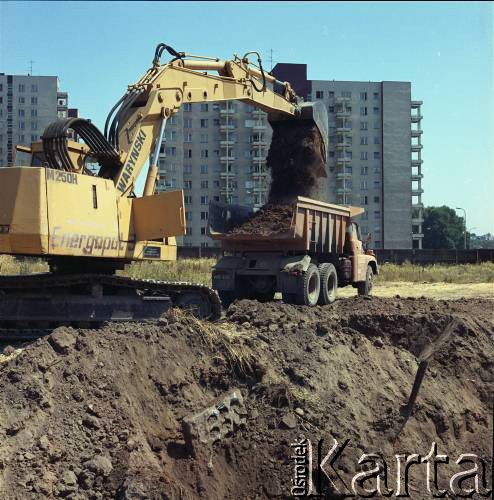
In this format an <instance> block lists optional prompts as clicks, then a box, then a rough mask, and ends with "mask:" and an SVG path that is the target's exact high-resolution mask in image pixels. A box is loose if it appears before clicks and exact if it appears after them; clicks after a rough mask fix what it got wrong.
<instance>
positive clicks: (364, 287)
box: [357, 266, 374, 295]
mask: <svg viewBox="0 0 494 500" xmlns="http://www.w3.org/2000/svg"><path fill="white" fill-rule="evenodd" d="M373 281H374V271H373V270H372V267H371V266H367V272H366V274H365V281H361V282H360V283H357V290H358V294H359V295H370V294H371V292H372V285H373Z"/></svg>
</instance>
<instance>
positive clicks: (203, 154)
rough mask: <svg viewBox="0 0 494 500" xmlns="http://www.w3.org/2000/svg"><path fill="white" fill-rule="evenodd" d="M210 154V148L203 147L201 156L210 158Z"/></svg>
mask: <svg viewBox="0 0 494 500" xmlns="http://www.w3.org/2000/svg"><path fill="white" fill-rule="evenodd" d="M208 156H209V150H207V149H201V158H208Z"/></svg>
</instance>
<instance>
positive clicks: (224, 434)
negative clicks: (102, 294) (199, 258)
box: [0, 296, 494, 499]
mask: <svg viewBox="0 0 494 500" xmlns="http://www.w3.org/2000/svg"><path fill="white" fill-rule="evenodd" d="M493 305H494V301H493V300H491V299H480V298H477V299H471V300H467V299H461V300H448V301H443V300H430V299H424V298H395V297H392V298H382V297H372V298H364V297H356V296H353V297H349V298H341V299H339V300H337V301H336V302H335V303H334V304H333V305H331V306H324V307H315V308H311V309H309V308H305V307H302V306H292V305H286V304H283V303H282V302H280V301H275V302H271V303H265V304H261V303H258V302H256V301H248V300H243V301H240V302H237V303H234V304H233V305H232V306H230V308H229V310H228V311H227V312H226V315H225V319H224V320H222V321H221V322H220V323H217V324H215V325H213V324H211V323H207V322H199V321H197V320H195V319H193V318H191V317H190V316H187V315H184V314H183V313H181V312H178V311H172V312H170V313H168V314H167V315H166V317H164V318H162V319H161V320H159V321H157V322H152V323H141V324H125V325H124V324H121V325H119V324H114V323H113V324H107V325H105V326H103V327H101V328H100V329H97V330H77V329H73V328H70V327H61V328H58V329H57V330H55V331H54V332H53V333H52V334H51V335H50V336H48V337H44V338H41V339H39V340H37V341H34V342H30V343H27V344H24V345H13V346H7V347H6V346H5V345H4V346H3V347H4V350H3V354H0V498H2V499H26V498H59V497H63V498H69V499H86V498H89V499H101V498H118V499H147V498H151V499H158V498H170V499H172V498H173V499H175V498H176V499H179V498H182V499H184V498H191V499H192V498H211V499H221V498H228V499H238V498H282V497H285V498H288V497H289V496H290V494H291V487H292V479H293V478H294V461H293V459H292V458H291V457H292V456H293V448H292V447H291V444H292V443H294V442H296V441H298V440H300V439H302V438H307V439H310V440H311V442H312V443H313V447H314V455H315V454H316V453H315V450H316V449H317V443H318V441H319V440H320V439H324V442H323V445H322V450H323V451H324V454H326V453H327V452H328V451H329V449H330V447H331V446H332V444H333V439H336V440H337V442H338V443H339V445H341V444H342V443H343V442H344V441H345V440H347V439H349V440H350V441H349V444H348V446H347V448H346V449H345V451H344V453H342V455H341V456H340V458H339V459H338V461H337V462H336V463H335V469H336V470H337V472H338V474H339V475H340V476H341V478H342V479H343V480H344V481H345V483H346V484H347V485H350V484H351V478H352V477H353V476H354V474H355V473H356V472H357V471H359V470H360V468H359V467H360V466H358V465H357V461H358V458H359V456H360V455H361V454H362V453H363V452H364V451H365V452H366V453H380V454H381V456H382V457H384V460H385V461H386V464H387V465H388V466H389V478H390V482H389V484H388V486H389V487H390V488H395V489H396V487H397V485H396V479H395V472H394V471H395V470H396V469H395V468H396V459H395V458H394V457H395V455H397V454H408V455H410V454H414V453H417V454H421V455H422V456H424V455H427V454H428V453H429V452H430V450H431V446H432V445H433V443H437V448H438V454H446V455H448V456H449V457H450V463H449V464H447V465H446V464H442V465H441V468H440V469H439V482H440V485H442V486H443V487H446V488H447V485H448V481H449V478H451V477H452V475H453V474H454V473H456V472H458V471H459V470H458V467H459V466H458V465H456V460H457V459H458V457H459V456H460V455H461V454H463V453H475V454H477V455H478V456H480V457H482V458H484V459H485V460H487V461H488V460H489V459H490V457H491V456H492V439H491V437H492V432H493V429H492V389H493V377H494V370H493V360H494V340H493V332H494V307H493ZM454 318H456V322H455V323H454V324H453V329H452V332H451V335H450V336H448V337H447V338H446V339H445V340H444V342H443V343H442V344H437V346H436V350H435V352H434V354H433V357H432V359H431V361H430V364H429V367H428V368H427V371H426V375H425V379H424V381H423V384H422V387H421V388H420V391H419V394H418V397H417V402H416V405H415V409H414V412H413V414H412V415H411V417H410V418H409V419H408V421H405V417H404V416H403V415H404V414H403V405H404V404H405V403H406V402H407V400H408V397H409V394H410V391H411V388H412V385H413V382H414V378H415V375H416V372H417V368H418V356H419V355H420V353H421V352H423V349H424V348H425V347H427V346H431V347H432V348H433V349H434V345H435V344H434V341H435V340H436V339H437V338H438V336H439V335H440V334H441V332H442V331H443V330H444V328H445V327H446V326H447V325H448V324H450V323H451V321H452V319H454ZM222 402H223V404H221V403H222ZM215 405H216V407H215ZM208 408H209V410H208ZM211 408H213V410H215V408H216V412H217V413H216V414H215V415H216V416H215V417H214V418H213V413H214V411H213V413H211ZM203 410H205V413H203V414H202V416H201V415H200V412H202V411H203ZM198 414H199V415H198ZM211 419H212V420H214V421H215V423H214V425H213V429H212V432H211V433H208V425H209V424H210V420H211ZM184 422H188V423H189V424H190V425H188V426H187V425H184ZM201 422H202V423H201ZM201 425H203V427H204V428H203V429H202V431H201ZM194 426H195V427H194ZM210 427H211V426H210ZM191 429H192V431H193V430H194V429H196V431H197V432H195V431H194V432H192V431H191ZM209 430H211V428H210V429H209ZM214 436H216V437H217V438H219V439H218V440H216V441H211V438H212V437H214ZM487 463H488V467H491V466H492V464H491V463H490V462H487ZM424 467H425V466H424V465H421V466H416V467H415V468H414V467H411V469H410V478H409V494H410V498H417V499H423V498H431V496H430V494H429V493H428V491H427V487H428V485H427V481H426V473H425V469H424ZM489 470H492V469H487V471H489ZM392 474H393V475H392ZM467 483H468V482H467ZM366 486H367V487H370V486H371V482H369V483H368V484H367V485H366ZM464 487H466V484H465V485H464ZM327 498H332V497H327ZM333 498H336V497H333ZM474 498H477V497H474ZM478 498H480V497H478Z"/></svg>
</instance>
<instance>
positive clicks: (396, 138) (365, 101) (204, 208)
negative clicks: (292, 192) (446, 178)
mask: <svg viewBox="0 0 494 500" xmlns="http://www.w3.org/2000/svg"><path fill="white" fill-rule="evenodd" d="M272 73H273V74H274V75H275V76H276V77H277V78H278V80H281V81H289V82H290V83H291V84H292V86H293V87H294V89H295V91H296V92H297V94H298V95H300V96H302V97H303V98H304V99H305V100H322V101H323V102H324V103H325V104H326V107H327V110H328V115H329V158H328V178H327V179H323V180H322V186H321V189H320V193H321V194H320V196H321V197H322V198H323V199H325V201H329V202H332V203H338V204H352V205H357V206H362V207H363V208H365V213H364V214H363V215H362V216H360V225H361V229H362V233H363V234H364V235H365V234H367V233H371V234H372V246H373V247H374V248H386V249H399V248H412V247H415V248H421V246H422V237H423V235H422V222H423V219H422V202H421V195H422V192H423V190H422V187H421V180H422V177H423V176H422V172H421V169H422V158H421V150H422V144H421V135H422V130H421V127H420V123H421V119H422V116H421V110H420V107H421V104H422V103H421V102H420V101H412V100H411V84H410V82H353V81H347V82H345V81H334V80H331V81H328V80H308V79H307V66H306V65H305V64H277V65H276V66H275V67H274V69H273V72H272ZM270 140H271V128H270V126H269V124H268V122H267V119H266V113H264V112H263V111H260V110H257V109H255V108H253V107H252V106H249V105H247V104H244V103H241V102H230V103H225V102H224V103H209V104H192V105H191V104H187V105H185V106H184V107H183V108H182V110H181V111H180V112H179V113H178V114H177V115H176V116H175V117H174V118H173V119H172V120H171V123H170V126H167V135H166V143H165V144H163V147H162V152H163V155H162V157H161V159H160V176H161V181H160V186H159V189H160V190H167V189H182V188H183V189H184V195H185V204H186V220H187V226H188V234H187V235H186V236H185V237H184V238H183V241H179V243H181V244H184V245H188V246H212V245H213V244H214V243H213V242H212V240H211V239H210V238H209V237H208V236H207V218H208V204H209V201H212V200H216V201H227V202H231V203H240V204H245V205H250V206H253V207H255V208H258V207H260V206H262V205H263V203H265V201H266V198H267V194H268V189H269V181H270V178H269V172H268V171H267V170H266V155H267V151H268V149H269V144H270Z"/></svg>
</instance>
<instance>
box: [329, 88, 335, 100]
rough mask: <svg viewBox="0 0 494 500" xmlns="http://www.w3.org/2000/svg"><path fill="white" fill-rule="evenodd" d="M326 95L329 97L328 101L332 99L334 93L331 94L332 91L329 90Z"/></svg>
mask: <svg viewBox="0 0 494 500" xmlns="http://www.w3.org/2000/svg"><path fill="white" fill-rule="evenodd" d="M328 95H329V98H330V99H334V92H333V91H331V90H330V91H329V92H328Z"/></svg>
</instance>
